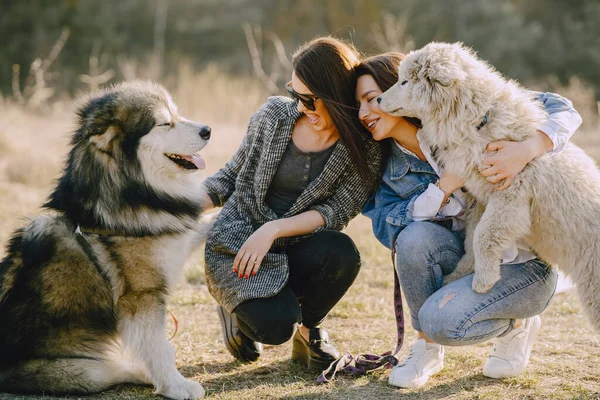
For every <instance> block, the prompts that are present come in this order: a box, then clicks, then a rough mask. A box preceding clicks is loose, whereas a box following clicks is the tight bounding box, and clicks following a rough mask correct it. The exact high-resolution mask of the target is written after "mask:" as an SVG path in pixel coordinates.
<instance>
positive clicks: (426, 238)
mask: <svg viewBox="0 0 600 400" xmlns="http://www.w3.org/2000/svg"><path fill="white" fill-rule="evenodd" d="M439 229H444V228H442V227H441V226H438V225H436V224H434V223H432V222H413V223H411V224H409V225H408V226H407V227H406V228H404V229H403V230H402V231H401V232H400V233H399V234H398V237H397V238H396V256H397V258H398V260H400V261H406V262H407V263H410V262H411V261H414V259H415V258H419V259H421V258H422V255H423V254H428V253H430V252H431V251H433V250H434V249H435V248H436V247H437V246H438V244H439V240H436V234H438V233H439V232H438V230H439Z"/></svg>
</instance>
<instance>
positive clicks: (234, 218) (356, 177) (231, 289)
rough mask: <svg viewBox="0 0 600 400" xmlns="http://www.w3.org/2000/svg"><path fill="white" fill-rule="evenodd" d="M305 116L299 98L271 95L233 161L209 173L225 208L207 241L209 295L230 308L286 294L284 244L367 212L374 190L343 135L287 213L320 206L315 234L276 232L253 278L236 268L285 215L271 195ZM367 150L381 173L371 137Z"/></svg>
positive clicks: (339, 227)
mask: <svg viewBox="0 0 600 400" xmlns="http://www.w3.org/2000/svg"><path fill="white" fill-rule="evenodd" d="M300 116H301V114H300V113H299V112H298V104H297V103H296V102H295V101H294V100H293V99H291V98H286V97H270V98H269V101H267V103H266V104H265V105H264V106H262V107H261V108H260V110H258V112H257V113H256V114H254V115H253V116H252V118H250V123H249V124H248V133H247V134H246V136H244V140H243V141H242V143H241V144H240V148H239V149H238V150H237V151H236V152H235V154H234V155H233V157H232V158H231V160H229V162H228V163H227V164H225V166H223V168H221V169H220V170H219V171H218V172H217V173H215V174H214V175H212V176H211V177H209V178H207V179H206V180H204V186H205V187H206V190H207V193H213V194H214V195H215V196H214V198H215V199H216V201H215V206H217V207H223V209H222V210H221V212H220V213H219V215H218V216H217V219H216V221H215V223H214V226H213V228H212V229H211V231H210V233H209V235H208V238H207V240H206V248H205V250H204V254H205V263H204V267H205V270H206V283H207V285H208V290H209V291H210V294H212V295H213V297H214V298H215V300H217V302H219V304H221V305H222V306H223V307H225V309H226V310H227V311H228V312H233V310H235V308H236V307H237V306H238V305H239V304H240V303H243V302H244V301H247V300H250V299H263V298H267V297H273V296H275V295H276V294H277V293H279V292H280V291H281V290H282V289H283V288H284V287H285V285H286V284H287V282H288V278H289V276H290V268H289V263H288V258H287V254H286V253H285V249H286V248H287V247H288V246H290V245H293V244H294V243H298V241H299V240H303V239H305V238H306V237H307V236H310V235H314V234H316V233H319V232H322V231H324V230H327V229H332V230H336V231H341V230H342V229H344V228H345V227H346V226H347V225H348V222H350V220H351V219H352V218H354V217H355V216H356V215H357V214H358V213H360V210H362V208H363V206H364V204H365V202H366V201H367V199H368V198H369V195H370V194H371V190H370V187H369V186H368V185H365V183H364V180H363V178H362V177H361V174H360V171H359V170H358V168H354V167H353V163H352V159H351V158H350V152H349V151H348V148H347V147H346V146H345V145H344V143H343V142H341V141H338V143H337V144H336V145H335V148H334V149H333V152H332V153H331V156H330V157H329V161H327V164H326V165H325V168H324V169H323V172H322V173H321V175H319V176H318V177H317V178H316V179H315V180H314V181H312V182H311V183H310V184H309V185H308V186H307V187H306V189H305V190H304V191H303V192H302V194H301V195H300V197H298V199H297V200H296V202H295V203H294V205H293V206H292V208H290V209H289V210H288V211H287V212H286V213H285V214H284V215H283V217H284V218H285V217H293V216H295V215H298V214H300V213H303V212H306V211H309V210H316V211H318V212H319V213H320V214H321V215H322V216H323V219H324V220H325V225H323V226H320V227H318V228H317V229H315V230H314V231H313V232H312V233H310V234H308V235H301V236H292V237H282V238H278V239H275V241H274V242H273V245H272V246H271V248H270V249H269V252H268V253H267V254H266V255H265V257H264V258H263V260H262V263H261V264H260V271H259V272H258V274H256V276H254V277H252V279H239V278H238V276H237V275H236V274H234V273H232V272H231V266H232V265H233V261H234V260H235V257H236V256H237V254H238V253H239V251H240V249H241V248H242V247H243V245H244V243H246V241H247V240H248V238H249V237H250V236H252V234H253V233H254V232H256V229H258V227H260V226H262V225H264V224H266V223H267V222H270V221H274V220H276V219H279V217H277V215H276V214H275V211H273V210H271V208H269V206H268V205H267V204H266V202H265V197H266V195H267V191H268V190H269V187H270V186H271V182H272V180H273V177H274V176H275V173H276V172H277V168H278V167H279V164H280V161H281V158H282V156H283V153H285V150H286V148H287V146H288V144H289V142H290V139H291V137H292V132H293V130H294V125H295V124H296V122H297V121H298V118H300ZM365 157H367V160H368V161H369V169H370V171H371V172H372V173H377V171H379V169H380V167H381V150H380V147H379V144H378V143H377V142H375V141H374V140H371V141H369V142H367V149H366V154H365Z"/></svg>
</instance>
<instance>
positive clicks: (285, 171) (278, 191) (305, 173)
mask: <svg viewBox="0 0 600 400" xmlns="http://www.w3.org/2000/svg"><path fill="white" fill-rule="evenodd" d="M336 144H337V143H336ZM336 144H334V145H332V146H330V147H328V148H326V149H325V150H321V151H315V152H304V151H302V150H300V149H299V148H298V147H296V144H294V141H293V140H292V139H290V141H289V143H288V145H287V148H286V149H285V153H283V157H282V158H281V162H280V163H279V167H278V168H277V172H276V173H275V176H274V177H273V181H272V182H271V186H270V187H269V190H268V192H267V197H266V198H265V201H266V203H267V205H268V206H269V208H270V209H271V210H273V211H275V214H277V216H278V217H281V216H282V215H283V214H285V213H286V212H287V211H288V210H289V209H290V208H291V207H292V205H293V204H294V203H295V202H296V200H297V199H298V197H299V196H300V194H301V193H302V192H303V191H304V189H306V187H307V186H308V184H309V183H311V182H312V181H313V180H314V179H315V178H316V177H317V176H319V175H320V174H321V172H323V168H324V167H325V164H326V163H327V160H328V159H329V156H330V155H331V153H332V152H333V149H334V147H335V146H336Z"/></svg>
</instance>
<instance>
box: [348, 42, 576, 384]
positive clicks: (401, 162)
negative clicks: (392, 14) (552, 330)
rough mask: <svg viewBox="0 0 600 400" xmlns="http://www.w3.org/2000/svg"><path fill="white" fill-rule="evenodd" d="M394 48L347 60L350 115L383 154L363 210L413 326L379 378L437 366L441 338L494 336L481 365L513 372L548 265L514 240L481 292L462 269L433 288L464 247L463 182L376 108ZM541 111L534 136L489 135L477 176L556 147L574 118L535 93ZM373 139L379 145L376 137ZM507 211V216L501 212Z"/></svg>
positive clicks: (548, 288)
mask: <svg viewBox="0 0 600 400" xmlns="http://www.w3.org/2000/svg"><path fill="white" fill-rule="evenodd" d="M402 58H403V55H402V54H398V53H386V54H383V55H379V56H375V57H371V58H369V59H366V60H364V61H363V62H362V63H361V65H360V66H359V67H358V68H357V70H358V75H359V78H358V84H357V90H356V97H357V102H358V104H359V106H360V110H359V118H360V120H361V122H362V123H363V125H364V126H365V127H366V128H367V129H368V130H369V131H370V132H371V134H372V136H373V138H374V139H375V140H377V141H385V142H387V144H388V146H385V145H384V146H383V147H384V148H386V147H387V152H388V154H387V156H388V162H387V166H386V168H385V171H384V173H383V177H382V182H381V185H380V187H379V189H378V190H377V192H376V193H375V194H374V195H373V197H371V199H370V200H369V201H368V202H367V204H366V206H365V208H364V210H363V214H364V215H366V216H367V217H368V218H370V219H371V220H372V224H373V231H374V233H375V236H376V237H377V239H378V240H379V241H380V242H381V243H382V244H383V245H384V246H386V247H387V248H389V249H395V251H396V273H397V274H398V278H399V280H400V282H401V287H402V290H403V292H404V294H405V297H406V302H407V304H408V306H409V310H410V315H411V322H412V326H413V328H414V329H415V330H417V332H418V339H417V340H416V342H415V343H413V345H412V347H411V349H410V352H409V354H408V356H407V357H406V358H405V359H404V361H403V362H401V363H400V364H399V365H397V366H396V367H394V369H393V370H392V372H391V374H390V377H389V382H390V384H392V385H394V386H399V387H418V386H421V385H424V384H425V382H427V380H428V379H429V377H430V376H431V375H433V374H435V373H437V372H439V371H440V370H441V369H442V368H443V361H444V347H443V346H444V345H450V346H465V345H469V344H475V343H481V342H484V341H487V340H490V339H494V347H493V350H492V352H491V354H490V356H489V357H488V359H487V361H486V363H485V366H484V368H483V374H484V375H486V376H488V377H491V378H505V377H511V376H516V375H518V374H520V373H521V372H523V370H524V369H525V367H526V366H527V363H528V361H529V356H530V353H531V348H532V345H533V343H534V341H535V337H536V335H537V332H538V330H539V327H540V323H541V322H540V317H539V314H540V313H541V312H542V311H543V310H544V309H545V308H546V306H547V305H548V303H549V302H550V299H551V298H552V296H553V295H554V291H555V289H556V281H557V275H556V272H555V271H554V270H553V269H551V268H549V267H548V266H547V265H545V264H544V263H543V262H541V261H540V260H539V259H537V258H536V256H535V255H534V254H533V253H532V252H531V251H530V250H529V249H527V248H525V247H524V246H520V245H515V246H513V247H512V248H508V249H506V250H505V251H504V253H503V265H502V279H501V280H500V281H499V282H498V283H497V284H496V285H495V286H494V287H493V288H492V289H491V290H490V291H489V292H487V293H485V294H478V293H475V292H474V291H473V290H472V288H471V281H472V275H470V276H466V277H464V278H462V279H459V280H457V281H455V282H452V283H450V284H449V285H447V286H444V287H442V280H443V277H444V275H447V274H449V273H450V272H452V271H453V270H454V268H455V267H456V265H457V263H458V261H459V260H460V259H461V257H462V255H463V254H464V249H463V241H464V233H463V228H464V221H463V220H462V219H461V216H462V214H463V212H464V210H465V209H466V208H467V207H469V206H471V204H468V200H467V197H466V196H465V194H464V193H463V192H462V189H461V188H462V186H463V182H462V181H460V179H458V178H457V177H455V176H452V175H450V174H449V173H444V172H443V171H441V169H440V168H439V167H438V166H437V165H436V164H435V161H434V159H433V157H431V154H430V153H429V149H427V148H421V147H420V146H419V142H418V140H417V132H418V129H419V127H420V121H419V120H417V119H411V118H403V117H394V116H391V115H389V114H386V113H384V112H382V111H381V110H380V109H379V106H378V103H377V101H376V99H377V97H378V96H379V95H380V94H381V93H382V92H384V91H386V90H387V89H388V88H389V87H391V86H392V85H393V84H394V83H396V81H397V66H398V64H399V63H400V61H401V60H402ZM538 98H539V100H540V101H541V102H542V103H543V104H544V106H545V108H546V111H547V112H548V114H549V117H548V120H547V122H546V123H545V124H544V125H543V126H541V127H540V128H539V130H538V131H537V133H538V134H537V135H536V136H533V137H531V138H530V139H528V140H526V141H523V142H509V141H501V142H495V143H490V144H489V145H488V147H487V149H486V160H487V162H486V163H487V166H488V167H487V168H486V169H485V170H482V171H481V173H482V175H484V176H486V177H487V179H488V180H489V181H490V182H492V183H496V184H497V187H496V190H503V189H505V188H507V187H509V186H510V183H511V180H512V179H513V178H514V177H515V175H516V174H518V173H519V172H520V171H522V170H523V168H525V166H526V165H527V163H529V162H530V161H531V160H532V159H533V158H535V157H536V156H538V155H541V154H543V153H546V152H558V151H561V149H562V147H563V146H564V144H565V143H566V142H567V141H568V140H569V138H570V137H571V135H572V134H573V133H574V132H575V130H576V129H577V128H578V127H579V125H580V124H581V117H580V116H579V114H578V113H577V111H575V110H574V109H573V106H572V104H571V102H570V101H569V100H567V99H565V98H562V97H560V96H558V95H556V94H552V93H539V96H538ZM385 142H382V143H385ZM507 217H510V216H507Z"/></svg>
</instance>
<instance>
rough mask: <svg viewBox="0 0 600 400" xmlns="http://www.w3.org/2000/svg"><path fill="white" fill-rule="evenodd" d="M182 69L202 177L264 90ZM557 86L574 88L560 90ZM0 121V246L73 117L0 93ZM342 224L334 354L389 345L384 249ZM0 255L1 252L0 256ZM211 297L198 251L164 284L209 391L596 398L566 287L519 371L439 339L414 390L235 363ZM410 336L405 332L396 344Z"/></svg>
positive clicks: (180, 353)
mask: <svg viewBox="0 0 600 400" xmlns="http://www.w3.org/2000/svg"><path fill="white" fill-rule="evenodd" d="M182 75H184V76H187V78H186V79H185V80H181V83H180V84H176V85H172V86H171V87H172V88H173V90H172V92H173V94H174V97H175V100H176V102H177V103H178V104H179V106H180V110H181V113H182V114H183V115H185V116H186V117H188V118H191V119H196V120H198V121H201V122H204V123H208V124H210V125H211V126H212V127H213V140H212V142H211V143H210V144H209V146H208V147H207V149H206V152H205V154H206V155H207V163H208V170H207V171H206V173H207V174H210V173H211V172H214V171H216V170H217V169H218V168H219V167H220V166H221V165H223V163H224V162H225V161H226V160H227V159H228V157H229V156H230V155H231V154H232V153H233V151H234V150H235V149H236V147H237V143H239V141H240V139H241V137H242V136H243V134H244V131H245V121H246V120H247V119H248V117H249V116H250V114H251V113H252V111H253V110H255V109H256V108H257V107H258V105H259V104H260V103H261V102H262V101H264V94H263V93H262V92H261V90H260V88H259V87H257V86H256V83H255V82H252V81H245V80H243V79H238V78H233V77H222V76H220V75H219V74H218V73H217V72H216V70H208V71H206V72H204V73H202V74H197V75H194V74H192V73H191V72H189V71H187V72H186V71H182ZM563 94H566V95H567V96H570V97H573V96H574V94H573V93H571V92H569V91H568V90H567V91H565V92H564V93H563ZM584 100H585V99H584ZM579 107H580V105H578V108H579ZM581 107H582V108H585V110H586V113H589V115H586V114H585V113H583V112H582V114H583V116H584V118H586V125H585V126H584V127H583V130H582V131H580V132H578V133H577V134H576V138H575V142H577V143H580V144H581V145H582V146H584V148H586V149H587V150H588V151H590V152H591V153H592V154H594V155H595V156H596V157H597V158H598V156H599V155H600V140H599V139H600V129H599V128H600V126H599V125H598V119H597V110H596V109H595V103H593V105H590V103H589V102H588V103H586V104H583V105H581ZM590 116H591V117H590ZM588 117H589V118H593V119H592V120H591V121H590V119H589V118H588ZM0 120H2V125H0V221H2V222H1V224H0V242H1V243H2V244H4V243H6V241H7V239H8V238H9V236H10V233H11V232H12V231H13V230H14V229H15V228H17V227H19V226H21V225H23V224H24V223H25V222H26V217H27V216H31V215H33V214H35V213H36V212H37V211H38V210H39V206H40V204H42V202H43V200H44V199H45V197H46V196H47V195H48V193H49V191H50V189H51V188H52V185H53V179H54V178H56V177H57V175H58V173H59V171H60V167H61V163H62V160H63V158H64V156H65V154H66V146H67V143H68V138H69V133H70V132H71V131H72V130H73V128H74V124H73V113H72V106H71V105H69V104H66V103H65V104H64V105H61V104H58V105H56V106H54V107H53V111H50V112H47V113H46V114H43V115H40V114H36V113H33V112H30V111H26V110H23V109H22V108H20V107H17V106H15V105H13V104H12V103H11V102H10V101H9V100H1V99H0ZM347 232H348V233H349V234H350V235H351V236H352V237H353V238H354V239H355V241H356V242H357V245H358V247H359V249H360V252H361V255H362V259H363V268H362V271H361V273H360V275H359V276H358V278H357V280H356V282H355V284H354V286H353V287H352V288H351V289H350V291H349V292H348V294H347V296H346V297H344V299H343V300H342V301H341V302H340V303H339V304H338V306H337V307H336V308H335V309H334V310H333V312H332V313H331V315H330V317H329V318H328V319H327V321H326V323H325V327H326V328H327V329H328V330H329V332H330V335H331V336H332V339H333V340H334V341H335V343H336V345H337V347H338V349H339V350H340V351H350V352H352V353H360V352H383V351H386V350H390V349H391V347H392V346H393V344H394V342H395V332H394V327H395V324H394V317H393V311H392V292H393V275H392V267H391V263H390V257H389V253H388V252H387V251H386V249H384V248H383V247H382V246H381V245H379V244H378V243H377V242H376V240H375V239H374V237H373V235H372V233H371V228H370V224H369V221H368V220H367V219H365V218H363V217H358V218H356V219H355V220H354V221H352V223H351V224H350V226H349V227H348V229H347ZM3 252H4V250H3V249H2V250H0V255H2V254H4V253H3ZM215 304H216V303H215V301H214V300H213V299H212V298H211V296H210V295H209V293H208V291H207V288H206V285H205V280H204V271H203V259H202V253H201V252H198V253H197V254H196V255H195V256H194V257H193V258H192V259H191V260H190V263H189V265H188V267H187V270H186V279H185V281H184V282H181V284H180V285H179V287H178V288H177V290H176V291H175V293H173V295H172V297H171V300H170V308H171V310H172V311H173V312H174V313H175V315H176V316H177V318H178V320H179V332H178V333H177V335H176V336H175V338H174V339H173V343H174V345H175V347H176V349H177V363H178V367H179V368H180V370H181V371H182V373H183V374H184V375H185V376H187V377H189V378H191V379H194V380H197V381H200V382H202V384H203V385H204V387H205V389H207V393H208V398H210V399H215V400H216V399H223V400H224V399H232V400H233V399H236V400H241V399H252V400H254V399H290V400H291V399H340V400H341V399H361V400H363V399H397V398H405V399H461V400H462V399H600V381H599V379H600V378H599V376H600V337H599V336H598V335H595V334H594V333H593V332H592V329H591V326H590V324H589V323H588V321H587V320H586V319H585V318H584V316H583V315H582V314H581V313H580V311H579V309H580V306H579V304H578V302H577V300H576V298H575V296H574V294H573V293H572V292H566V293H561V294H558V295H556V296H555V298H554V299H553V301H552V303H551V305H550V307H549V308H548V309H547V310H546V311H545V312H544V313H543V315H542V320H543V326H542V330H541V333H540V335H539V338H538V341H537V344H536V345H535V346H534V349H533V355H532V359H531V363H530V365H529V367H528V369H527V371H526V373H524V374H523V375H522V376H520V377H518V378H514V379H505V380H493V379H488V378H485V377H484V376H483V375H482V374H481V371H482V367H483V363H484V360H485V358H486V355H487V353H488V351H489V349H490V345H491V344H489V343H488V344H482V345H477V346H471V347H462V348H447V353H446V354H447V357H446V367H445V369H444V370H443V371H442V372H441V373H440V374H439V375H437V376H436V377H434V378H432V379H431V380H430V382H429V383H428V384H427V385H426V386H425V387H423V388H420V389H414V390H400V389H395V388H392V387H390V386H388V384H387V376H388V373H389V372H388V371H377V372H374V373H371V374H369V375H367V376H363V377H360V378H358V379H352V378H347V377H340V378H339V379H338V380H336V381H335V382H334V383H331V384H328V385H322V386H319V385H316V384H315V378H316V376H315V374H313V373H311V372H308V371H306V369H305V368H303V367H301V366H299V365H297V364H295V363H293V362H292V361H291V360H290V352H291V344H290V343H287V344H284V345H282V346H277V347H270V346H267V347H266V348H265V351H264V355H263V356H262V357H261V359H260V361H259V362H257V363H254V364H251V365H243V364H241V363H239V362H237V361H235V360H234V359H233V358H232V357H231V356H230V355H229V353H228V352H227V351H226V349H225V347H224V345H223V340H222V337H221V332H220V324H219V321H218V318H217V315H216V313H215V310H214V309H215ZM0 323H2V321H0ZM171 326H172V324H171ZM413 338H414V334H413V333H412V332H409V334H408V338H407V342H408V343H410V342H411V341H412V339H413ZM406 351H407V348H405V349H403V353H402V354H404V353H405V352H406ZM23 398H36V399H37V398H40V399H41V398H44V399H53V398H54V397H51V396H37V397H24V396H13V395H7V394H0V399H23ZM61 398H65V397H61ZM66 398H77V396H67V397H66ZM86 398H87V399H115V398H121V399H150V398H154V395H153V394H152V389H151V388H149V387H139V386H119V387H116V388H114V389H112V390H110V391H108V392H105V393H102V394H99V395H94V396H88V397H86Z"/></svg>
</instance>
